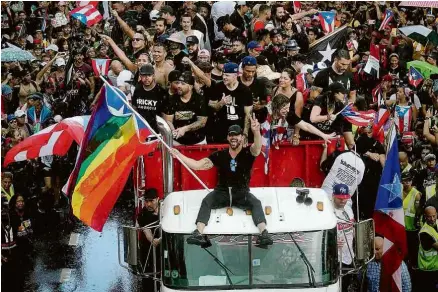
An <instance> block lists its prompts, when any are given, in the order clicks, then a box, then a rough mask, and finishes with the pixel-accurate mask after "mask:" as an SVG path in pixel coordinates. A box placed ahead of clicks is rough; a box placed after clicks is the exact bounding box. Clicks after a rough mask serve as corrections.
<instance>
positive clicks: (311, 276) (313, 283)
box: [289, 233, 316, 288]
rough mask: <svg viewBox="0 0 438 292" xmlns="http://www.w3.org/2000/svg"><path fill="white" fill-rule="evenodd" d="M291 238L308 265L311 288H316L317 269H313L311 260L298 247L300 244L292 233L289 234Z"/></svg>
mask: <svg viewBox="0 0 438 292" xmlns="http://www.w3.org/2000/svg"><path fill="white" fill-rule="evenodd" d="M289 235H290V238H292V241H293V242H294V243H295V246H296V247H297V249H298V250H299V252H300V254H301V258H302V259H303V262H304V263H305V264H306V267H307V276H308V277H309V284H310V286H311V287H314V288H316V284H315V269H314V268H313V267H312V264H311V263H310V262H309V259H308V258H307V256H306V254H305V253H304V252H303V250H302V249H301V247H300V246H299V245H298V243H297V242H296V241H295V238H294V236H293V234H292V233H289Z"/></svg>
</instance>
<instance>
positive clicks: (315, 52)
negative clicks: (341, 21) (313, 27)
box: [306, 26, 347, 66]
mask: <svg viewBox="0 0 438 292" xmlns="http://www.w3.org/2000/svg"><path fill="white" fill-rule="evenodd" d="M346 42H347V26H343V27H340V28H338V29H336V30H335V31H334V32H332V33H330V34H328V35H326V36H325V37H323V38H321V39H319V40H317V41H316V42H314V43H313V44H311V45H310V48H309V53H307V54H306V55H307V64H312V63H313V64H316V63H318V62H324V63H326V64H327V66H330V64H331V63H332V61H333V56H334V54H335V52H336V51H337V50H338V49H346Z"/></svg>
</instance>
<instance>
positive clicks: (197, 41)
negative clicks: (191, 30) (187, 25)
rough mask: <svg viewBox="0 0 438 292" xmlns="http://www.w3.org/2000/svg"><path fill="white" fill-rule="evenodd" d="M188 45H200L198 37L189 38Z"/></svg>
mask: <svg viewBox="0 0 438 292" xmlns="http://www.w3.org/2000/svg"><path fill="white" fill-rule="evenodd" d="M186 43H187V44H189V43H190V44H199V39H198V38H197V37H196V36H194V35H191V36H188V37H187V38H186Z"/></svg>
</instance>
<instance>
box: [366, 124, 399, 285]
mask: <svg viewBox="0 0 438 292" xmlns="http://www.w3.org/2000/svg"><path fill="white" fill-rule="evenodd" d="M387 139H388V140H387V142H388V143H387V145H388V148H387V159H386V163H385V167H384V168H383V173H382V177H381V179H380V183H379V189H378V192H377V198H376V205H375V208H374V216H373V218H374V221H375V226H376V233H378V234H381V235H382V236H383V237H384V243H383V256H382V260H381V263H382V270H381V274H380V291H382V292H383V291H392V292H397V291H399V292H401V291H402V281H401V270H402V266H401V264H402V261H403V258H404V257H405V256H406V254H407V242H406V232H405V223H404V212H403V200H402V185H401V183H400V164H399V160H398V145H397V133H396V129H395V126H394V124H392V126H391V128H390V131H389V132H388V136H387Z"/></svg>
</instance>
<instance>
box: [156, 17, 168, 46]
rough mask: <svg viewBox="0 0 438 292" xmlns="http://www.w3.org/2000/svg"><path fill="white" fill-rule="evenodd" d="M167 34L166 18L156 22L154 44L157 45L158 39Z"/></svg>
mask: <svg viewBox="0 0 438 292" xmlns="http://www.w3.org/2000/svg"><path fill="white" fill-rule="evenodd" d="M165 32H166V20H165V19H164V18H158V19H157V20H156V21H155V34H154V43H157V41H158V38H159V37H160V36H162V35H164V34H165Z"/></svg>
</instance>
